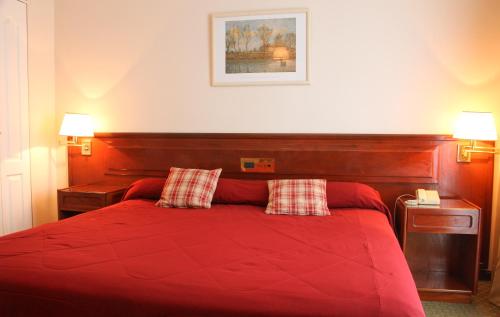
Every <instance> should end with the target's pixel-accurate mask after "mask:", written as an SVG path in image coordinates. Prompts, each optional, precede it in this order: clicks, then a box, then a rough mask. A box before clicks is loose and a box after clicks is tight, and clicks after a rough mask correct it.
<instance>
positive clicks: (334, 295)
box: [0, 179, 424, 317]
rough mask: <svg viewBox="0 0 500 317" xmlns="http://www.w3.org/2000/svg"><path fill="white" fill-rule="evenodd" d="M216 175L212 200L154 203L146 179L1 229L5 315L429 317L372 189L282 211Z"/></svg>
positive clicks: (332, 194)
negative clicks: (39, 222) (99, 202)
mask: <svg viewBox="0 0 500 317" xmlns="http://www.w3.org/2000/svg"><path fill="white" fill-rule="evenodd" d="M219 182H220V184H219V185H218V187H217V191H216V193H215V195H214V199H213V204H212V208H210V209H190V210H187V209H181V208H158V207H155V200H154V199H155V198H157V197H156V195H157V191H158V186H159V185H158V184H161V180H150V182H149V183H148V186H143V188H142V189H137V188H134V187H133V186H132V187H131V189H130V190H129V193H128V195H127V197H126V200H123V201H122V202H120V203H119V204H116V205H113V206H110V207H107V208H103V209H100V210H96V211H93V212H88V213H85V214H82V215H79V216H76V217H72V218H69V219H66V220H63V221H60V222H57V223H51V224H47V225H43V226H39V227H36V228H33V229H30V230H26V231H22V232H18V233H15V234H12V235H9V236H5V237H2V238H0V316H42V315H43V316H387V317H390V316H398V317H401V316H424V313H423V309H422V305H421V303H420V300H419V297H418V294H417V291H416V288H415V284H414V282H413V279H412V276H411V274H410V271H409V269H408V265H407V263H406V261H405V259H404V256H403V254H402V252H401V250H400V247H399V245H398V242H397V239H396V237H395V235H394V232H393V230H392V227H391V225H390V215H389V214H388V210H387V207H385V205H384V204H383V203H382V201H381V200H380V196H379V195H378V193H377V192H376V191H375V190H373V189H371V188H370V187H368V186H365V185H361V184H349V183H345V184H341V183H332V182H330V183H328V191H327V193H328V206H329V208H330V210H331V213H332V215H331V216H325V217H312V216H309V217H299V216H282V215H279V216H275V215H266V214H265V213H264V209H265V206H264V205H265V200H266V195H267V193H266V192H265V185H264V184H265V182H261V181H240V180H223V179H221V180H219ZM155 184H156V185H155Z"/></svg>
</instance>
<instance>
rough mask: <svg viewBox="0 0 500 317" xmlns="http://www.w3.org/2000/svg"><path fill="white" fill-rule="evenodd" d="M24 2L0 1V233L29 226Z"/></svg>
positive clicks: (29, 190)
mask: <svg viewBox="0 0 500 317" xmlns="http://www.w3.org/2000/svg"><path fill="white" fill-rule="evenodd" d="M27 54H28V52H27V32H26V4H25V3H23V2H21V1H18V0H0V235H1V234H7V233H11V232H14V231H18V230H22V229H26V228H31V226H32V214H31V181H30V155H29V113H28V111H29V109H28V67H27V64H28V60H27V59H28V57H27Z"/></svg>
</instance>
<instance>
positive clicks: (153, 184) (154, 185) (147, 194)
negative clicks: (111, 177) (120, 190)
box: [122, 178, 167, 200]
mask: <svg viewBox="0 0 500 317" xmlns="http://www.w3.org/2000/svg"><path fill="white" fill-rule="evenodd" d="M166 181H167V179H166V178H143V179H139V180H137V181H135V182H133V183H132V184H131V185H130V186H129V187H128V189H127V191H126V192H125V195H124V196H123V198H122V200H130V199H150V200H158V199H160V196H161V192H162V190H163V186H165V182H166Z"/></svg>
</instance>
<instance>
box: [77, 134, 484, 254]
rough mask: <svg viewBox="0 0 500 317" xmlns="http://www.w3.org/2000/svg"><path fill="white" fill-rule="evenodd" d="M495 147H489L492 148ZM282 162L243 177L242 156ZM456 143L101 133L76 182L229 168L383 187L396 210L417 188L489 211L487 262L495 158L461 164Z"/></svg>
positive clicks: (234, 173) (411, 138) (236, 173)
mask: <svg viewBox="0 0 500 317" xmlns="http://www.w3.org/2000/svg"><path fill="white" fill-rule="evenodd" d="M487 144H489V143H487ZM242 157H264V158H274V159H275V161H276V173H273V174H263V173H259V174H257V173H255V174H252V173H243V172H241V171H240V158H242ZM455 158H456V140H454V139H452V138H451V137H450V136H446V135H332V134H196V133H186V134H184V133H97V134H96V137H95V138H94V139H93V140H92V156H90V157H88V156H81V155H80V149H79V148H70V149H69V176H70V184H71V185H76V184H84V183H91V182H98V181H112V182H116V183H121V184H128V183H130V182H131V181H133V180H135V179H138V178H142V177H147V176H160V177H165V176H166V175H167V171H168V169H169V167H170V166H177V167H191V168H207V169H210V168H218V167H221V168H223V173H222V177H231V178H259V179H268V178H299V177H322V178H326V179H328V180H336V181H357V182H363V183H367V184H369V185H371V186H373V187H374V188H376V189H377V190H378V191H379V192H380V193H381V195H382V198H383V200H384V202H385V203H386V204H387V205H388V206H389V207H390V208H391V209H392V207H393V206H394V201H395V199H396V197H397V196H399V195H401V194H405V193H411V194H413V193H414V191H415V190H416V189H417V188H425V189H437V190H439V193H440V195H441V196H448V197H457V196H459V197H463V198H465V199H468V200H470V201H471V202H473V203H475V204H477V205H478V206H480V207H481V208H482V210H483V215H482V218H483V221H482V228H483V233H484V234H483V240H482V256H481V261H482V262H483V263H487V260H488V248H489V232H490V229H489V228H490V223H491V197H492V184H493V156H492V155H486V154H475V155H474V157H473V162H472V163H456V161H455Z"/></svg>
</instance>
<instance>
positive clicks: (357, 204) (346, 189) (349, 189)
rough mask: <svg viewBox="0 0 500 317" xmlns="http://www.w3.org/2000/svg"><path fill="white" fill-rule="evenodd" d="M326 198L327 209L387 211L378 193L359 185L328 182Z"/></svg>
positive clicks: (368, 187)
mask: <svg viewBox="0 0 500 317" xmlns="http://www.w3.org/2000/svg"><path fill="white" fill-rule="evenodd" d="M326 196H327V200H328V207H329V208H366V209H376V210H380V211H382V212H387V211H388V208H387V206H386V205H385V204H384V203H383V202H382V199H381V198H380V194H379V192H378V191H376V190H375V189H374V188H372V187H370V186H368V185H365V184H361V183H349V182H328V183H327V184H326Z"/></svg>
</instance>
